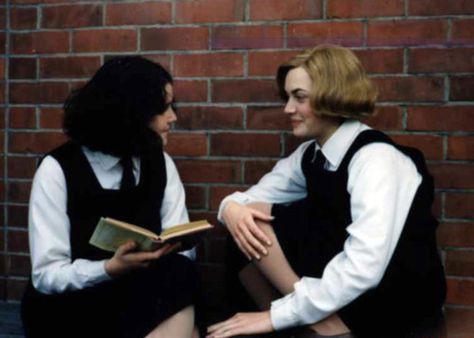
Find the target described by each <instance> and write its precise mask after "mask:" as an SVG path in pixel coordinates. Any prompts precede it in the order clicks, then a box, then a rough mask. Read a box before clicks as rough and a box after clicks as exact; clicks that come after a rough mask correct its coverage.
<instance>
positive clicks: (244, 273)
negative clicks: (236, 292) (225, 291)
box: [239, 263, 281, 310]
mask: <svg viewBox="0 0 474 338" xmlns="http://www.w3.org/2000/svg"><path fill="white" fill-rule="evenodd" d="M239 279H240V282H241V283H242V285H243V286H244V288H245V290H247V292H248V294H249V295H250V297H251V298H252V299H253V300H254V302H255V303H256V304H257V306H258V307H259V308H260V310H268V309H270V305H271V303H272V301H273V300H275V299H277V298H280V297H281V294H280V293H279V292H278V291H277V290H276V289H275V288H274V287H273V285H272V284H271V283H270V282H269V281H268V279H266V278H265V276H264V275H263V274H262V273H261V272H260V271H259V270H258V269H257V267H256V266H255V265H254V264H252V263H250V264H248V265H246V266H245V267H244V268H243V269H242V270H241V271H240V272H239Z"/></svg>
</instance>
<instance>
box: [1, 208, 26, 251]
mask: <svg viewBox="0 0 474 338" xmlns="http://www.w3.org/2000/svg"><path fill="white" fill-rule="evenodd" d="M8 226H10V227H18V228H26V227H27V226H28V206H26V205H9V206H8ZM2 248H3V246H2Z"/></svg>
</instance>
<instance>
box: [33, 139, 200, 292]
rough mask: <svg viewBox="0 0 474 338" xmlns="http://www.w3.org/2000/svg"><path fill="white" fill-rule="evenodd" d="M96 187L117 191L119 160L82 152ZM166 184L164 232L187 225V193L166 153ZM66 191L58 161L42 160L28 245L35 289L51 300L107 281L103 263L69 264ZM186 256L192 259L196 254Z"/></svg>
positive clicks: (136, 162) (137, 168)
mask: <svg viewBox="0 0 474 338" xmlns="http://www.w3.org/2000/svg"><path fill="white" fill-rule="evenodd" d="M82 150H83V152H84V154H85V155H86V157H87V160H88V161H89V163H90V164H91V167H92V169H93V171H94V174H95V175H96V177H97V179H98V181H99V183H100V185H101V186H102V187H103V188H105V189H119V187H120V181H121V179H122V166H121V165H120V163H119V160H120V159H119V158H118V157H114V156H111V155H107V154H104V153H101V152H93V151H90V150H88V149H87V148H85V147H83V148H82ZM164 158H165V165H166V175H167V183H166V187H165V191H164V196H163V201H162V206H161V210H159V211H158V210H157V212H160V216H161V223H162V228H163V229H166V228H169V227H171V226H174V225H177V224H182V223H187V222H189V217H188V212H187V210H186V205H185V192H184V188H183V184H182V183H181V180H180V178H179V174H178V171H177V170H176V166H175V164H174V162H173V160H172V159H171V157H170V156H169V155H168V154H166V153H164ZM133 173H134V176H135V181H136V182H138V181H139V177H140V160H139V159H138V158H133ZM66 205H67V187H66V180H65V177H64V173H63V171H62V169H61V166H60V165H59V163H58V161H57V160H56V159H54V158H53V157H51V156H46V157H45V158H44V160H43V161H42V162H41V165H40V166H39V167H38V170H37V171H36V174H35V177H34V179H33V185H32V189H31V196H30V204H29V221H28V223H29V225H28V226H29V241H30V254H31V263H32V279H33V285H34V286H35V288H36V289H38V290H39V291H41V292H43V293H46V294H52V293H59V292H64V291H66V290H77V289H82V288H85V287H88V286H92V285H95V284H97V283H100V282H102V281H105V280H108V279H110V277H109V276H108V275H107V273H106V271H105V267H104V264H105V260H102V261H90V260H87V259H76V260H74V261H72V262H71V245H70V242H69V231H70V222H69V218H68V216H67V213H66V210H67V209H66ZM184 254H185V255H186V256H188V257H190V258H194V255H195V253H194V250H190V251H186V252H184Z"/></svg>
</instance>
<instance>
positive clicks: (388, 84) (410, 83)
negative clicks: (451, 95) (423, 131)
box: [373, 76, 444, 102]
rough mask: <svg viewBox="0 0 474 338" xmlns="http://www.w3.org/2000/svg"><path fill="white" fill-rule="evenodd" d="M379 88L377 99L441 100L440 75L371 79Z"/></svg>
mask: <svg viewBox="0 0 474 338" xmlns="http://www.w3.org/2000/svg"><path fill="white" fill-rule="evenodd" d="M373 80H374V81H375V83H376V84H377V86H378V88H379V97H378V100H379V101H415V102H416V101H443V100H444V79H443V78H441V77H428V76H423V77H421V76H420V77H413V76H410V77H406V76H404V77H384V78H374V79H373Z"/></svg>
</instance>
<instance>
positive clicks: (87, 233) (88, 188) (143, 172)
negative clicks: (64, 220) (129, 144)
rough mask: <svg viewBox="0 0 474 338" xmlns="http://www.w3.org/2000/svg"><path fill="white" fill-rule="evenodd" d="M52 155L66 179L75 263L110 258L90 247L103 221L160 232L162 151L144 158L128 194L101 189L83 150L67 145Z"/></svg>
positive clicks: (163, 184) (162, 178) (164, 183)
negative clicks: (128, 224)
mask: <svg viewBox="0 0 474 338" xmlns="http://www.w3.org/2000/svg"><path fill="white" fill-rule="evenodd" d="M49 155H51V156H52V157H54V158H55V159H56V160H57V161H58V162H59V164H60V166H61V168H62V170H63V173H64V176H65V179H66V186H67V215H68V217H69V221H70V223H71V229H70V241H71V259H72V260H74V259H77V258H84V259H90V260H99V259H104V258H108V257H110V256H111V253H108V252H106V251H103V250H101V249H98V248H96V247H93V246H92V245H90V244H89V239H90V237H91V235H92V233H93V231H94V229H95V226H96V224H97V222H98V220H99V218H100V217H112V218H116V219H119V220H123V221H125V222H129V223H133V224H137V225H139V226H142V227H145V228H148V229H150V230H152V231H154V232H156V233H160V232H161V218H160V209H161V203H162V200H163V194H164V189H165V187H166V167H165V162H164V156H163V153H162V152H161V151H156V152H155V153H154V154H147V155H146V156H142V157H141V164H140V167H141V169H140V181H139V182H138V184H137V186H135V187H134V188H133V189H130V190H125V191H122V190H112V189H104V188H102V187H101V185H100V183H99V181H98V180H97V177H96V176H95V174H94V172H93V170H92V167H91V166H90V164H89V161H88V160H87V158H86V156H85V155H84V153H83V152H82V150H81V148H80V146H79V145H77V144H75V143H73V142H67V143H65V144H64V145H62V146H60V147H59V148H57V149H55V150H53V151H52V152H51V153H50V154H49Z"/></svg>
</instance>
